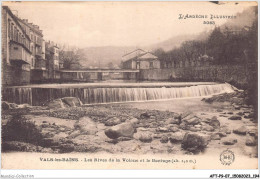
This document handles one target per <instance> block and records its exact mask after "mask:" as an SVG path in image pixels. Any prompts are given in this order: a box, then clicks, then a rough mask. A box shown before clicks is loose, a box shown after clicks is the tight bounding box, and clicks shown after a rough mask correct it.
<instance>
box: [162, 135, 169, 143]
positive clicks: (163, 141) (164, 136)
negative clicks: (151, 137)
mask: <svg viewBox="0 0 260 179" xmlns="http://www.w3.org/2000/svg"><path fill="white" fill-rule="evenodd" d="M168 141H169V139H168V137H167V136H166V135H163V136H162V137H161V139H160V142H161V143H167V142H168Z"/></svg>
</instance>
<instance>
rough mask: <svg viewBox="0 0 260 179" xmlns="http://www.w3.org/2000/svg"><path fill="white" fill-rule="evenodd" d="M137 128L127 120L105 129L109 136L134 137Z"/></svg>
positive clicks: (115, 137)
mask: <svg viewBox="0 0 260 179" xmlns="http://www.w3.org/2000/svg"><path fill="white" fill-rule="evenodd" d="M134 132H135V129H134V127H133V124H132V123H129V122H125V123H122V124H118V125H116V126H113V127H110V128H108V129H106V130H105V134H106V136H107V137H109V138H111V139H117V138H118V137H133V134H134Z"/></svg>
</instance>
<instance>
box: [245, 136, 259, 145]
mask: <svg viewBox="0 0 260 179" xmlns="http://www.w3.org/2000/svg"><path fill="white" fill-rule="evenodd" d="M256 144H257V141H256V139H255V138H254V137H247V138H246V145H247V146H256Z"/></svg>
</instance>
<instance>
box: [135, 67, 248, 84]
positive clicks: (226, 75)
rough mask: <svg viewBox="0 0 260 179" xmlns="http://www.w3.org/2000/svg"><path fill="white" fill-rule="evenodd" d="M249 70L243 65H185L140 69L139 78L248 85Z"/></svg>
mask: <svg viewBox="0 0 260 179" xmlns="http://www.w3.org/2000/svg"><path fill="white" fill-rule="evenodd" d="M248 76H249V75H248V70H247V68H246V67H245V66H242V65H233V66H219V65H212V66H207V67H184V68H165V69H147V70H140V73H139V80H148V81H153V80H154V81H219V82H228V83H232V84H233V85H237V86H239V87H243V86H246V85H248V84H247V83H248Z"/></svg>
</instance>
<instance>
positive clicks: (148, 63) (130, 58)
mask: <svg viewBox="0 0 260 179" xmlns="http://www.w3.org/2000/svg"><path fill="white" fill-rule="evenodd" d="M122 61H123V62H122V65H123V68H124V69H155V68H160V61H159V60H158V57H157V56H155V55H153V54H152V53H150V52H146V51H144V50H142V49H137V50H135V51H133V52H130V53H128V54H126V55H124V56H123V57H122Z"/></svg>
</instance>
